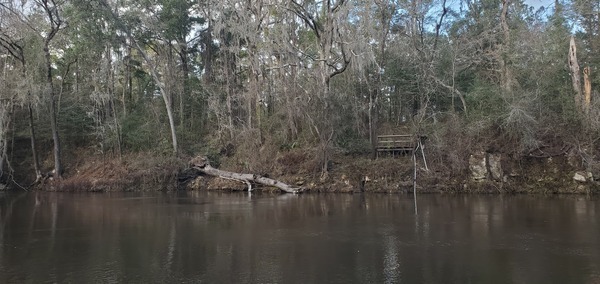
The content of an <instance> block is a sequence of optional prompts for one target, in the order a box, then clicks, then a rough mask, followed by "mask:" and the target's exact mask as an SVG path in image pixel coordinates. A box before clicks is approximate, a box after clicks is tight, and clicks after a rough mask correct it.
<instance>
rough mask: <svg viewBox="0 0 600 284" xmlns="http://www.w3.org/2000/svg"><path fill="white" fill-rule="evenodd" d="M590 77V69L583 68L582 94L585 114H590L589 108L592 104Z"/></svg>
mask: <svg viewBox="0 0 600 284" xmlns="http://www.w3.org/2000/svg"><path fill="white" fill-rule="evenodd" d="M591 75H592V74H591V69H590V67H584V68H583V93H584V100H583V110H584V111H585V113H589V112H590V106H591V104H592V82H591V80H590V76H591Z"/></svg>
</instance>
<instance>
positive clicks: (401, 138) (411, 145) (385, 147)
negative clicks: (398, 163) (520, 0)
mask: <svg viewBox="0 0 600 284" xmlns="http://www.w3.org/2000/svg"><path fill="white" fill-rule="evenodd" d="M417 145H418V141H417V137H416V136H414V135H410V134H396V135H379V136H377V145H376V148H377V155H379V153H381V152H390V153H410V152H412V151H414V150H415V149H416V148H417Z"/></svg>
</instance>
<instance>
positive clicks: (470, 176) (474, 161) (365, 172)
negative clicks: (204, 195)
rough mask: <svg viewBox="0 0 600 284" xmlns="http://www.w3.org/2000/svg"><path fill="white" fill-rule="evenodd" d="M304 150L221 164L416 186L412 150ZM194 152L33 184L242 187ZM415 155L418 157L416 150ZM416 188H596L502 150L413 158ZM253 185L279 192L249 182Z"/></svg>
mask: <svg viewBox="0 0 600 284" xmlns="http://www.w3.org/2000/svg"><path fill="white" fill-rule="evenodd" d="M308 153H309V152H308V151H302V150H297V151H289V152H285V153H283V154H279V155H278V157H277V159H275V161H272V162H271V163H265V164H264V165H262V166H261V167H255V168H254V169H250V168H249V166H248V164H247V163H244V162H243V161H242V160H240V159H239V158H236V157H221V158H220V159H219V162H218V164H217V165H216V166H218V167H219V168H221V169H225V170H229V171H235V172H242V173H255V174H260V175H263V176H268V177H270V178H273V179H278V180H281V181H283V182H286V183H289V184H292V185H295V186H298V187H302V188H303V189H304V192H308V193H310V192H346V193H349V192H384V193H406V192H412V190H413V174H414V172H413V161H412V157H411V156H402V155H400V156H394V157H391V156H384V157H380V158H379V159H376V160H372V159H370V158H369V157H368V155H345V154H336V155H334V156H333V157H332V160H331V163H330V165H329V172H328V173H327V174H325V175H323V174H321V173H320V172H319V171H315V170H314V169H315V165H314V159H312V157H311V155H310V154H308ZM190 158H191V157H189V156H181V157H178V158H161V157H156V156H153V155H150V154H136V155H129V156H125V157H121V158H120V159H119V158H106V157H99V156H97V157H96V156H91V157H90V156H86V157H85V158H80V159H77V160H76V161H75V162H74V163H72V164H73V165H74V166H72V167H70V168H68V169H67V172H66V174H65V178H64V179H63V180H61V181H56V180H52V179H51V178H50V179H47V180H45V181H44V183H43V184H38V185H36V186H35V187H34V188H36V189H41V190H48V191H94V192H105V191H165V190H226V191H238V190H246V189H247V185H246V184H245V183H241V182H238V181H233V180H227V179H221V178H214V177H208V176H201V175H200V176H196V174H195V173H193V172H190V170H189V169H188V162H189V159H190ZM418 158H419V157H418ZM416 184H417V191H419V192H438V193H443V192H477V193H582V194H583V193H597V192H600V182H598V181H596V180H595V175H594V173H592V172H587V171H583V170H581V169H579V168H578V167H577V165H576V162H574V161H571V160H570V158H569V157H568V156H565V155H562V156H555V157H545V158H537V157H524V158H522V159H520V160H512V159H509V158H507V157H504V156H502V155H499V154H490V153H474V154H472V155H471V156H470V157H469V169H468V170H466V171H461V172H458V173H457V172H456V171H453V170H452V169H451V168H448V167H440V166H438V165H435V159H431V161H430V162H429V165H428V166H427V167H425V163H424V162H423V160H422V159H421V160H419V163H418V164H417V182H416ZM254 189H256V190H267V191H276V189H271V188H261V187H254Z"/></svg>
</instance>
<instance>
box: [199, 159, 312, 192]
mask: <svg viewBox="0 0 600 284" xmlns="http://www.w3.org/2000/svg"><path fill="white" fill-rule="evenodd" d="M190 167H191V168H193V169H196V170H198V171H199V172H200V173H203V174H206V175H209V176H214V177H219V178H224V179H231V180H237V181H240V182H244V183H246V184H247V185H248V191H252V184H253V183H255V184H262V185H266V186H272V187H276V188H279V189H281V190H282V191H284V192H288V193H300V192H302V191H303V190H304V189H303V188H301V187H294V186H291V185H288V184H286V183H283V182H281V181H278V180H274V179H270V178H267V177H263V176H261V175H255V174H241V173H235V172H228V171H223V170H219V169H216V168H213V167H212V166H211V165H210V163H209V162H208V160H207V159H206V158H204V157H196V158H194V159H192V161H191V162H190Z"/></svg>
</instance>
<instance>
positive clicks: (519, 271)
mask: <svg viewBox="0 0 600 284" xmlns="http://www.w3.org/2000/svg"><path fill="white" fill-rule="evenodd" d="M598 206H600V202H599V201H598V200H597V199H595V198H588V197H585V196H567V197H565V196H552V197H540V196H536V197H533V196H470V195H457V196H445V195H421V196H419V215H416V216H415V215H414V203H413V200H412V196H405V195H362V194H359V195H266V194H253V195H252V196H248V195H247V194H231V193H218V192H209V193H206V192H183V193H177V194H153V193H134V194H131V193H129V194H128V193H110V194H108V193H107V194H72V193H63V194H61V193H40V192H33V193H29V194H9V195H8V194H2V195H0V282H4V283H13V282H18V283H22V282H30V283H31V282H33V283H43V282H79V283H81V282H142V281H150V282H210V283H213V282H230V283H249V282H254V283H256V282H279V283H316V282H329V283H399V282H408V283H467V282H472V283H598V282H600V266H599V265H598V264H599V263H600V254H599V253H598V252H600V223H598V222H597V221H596V220H595V218H596V217H597V214H596V212H597V210H598Z"/></svg>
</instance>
